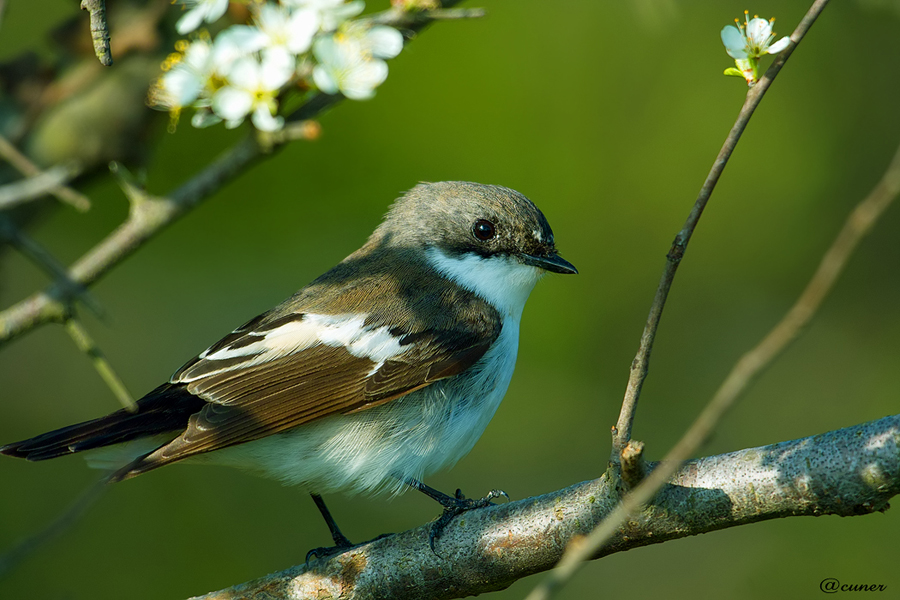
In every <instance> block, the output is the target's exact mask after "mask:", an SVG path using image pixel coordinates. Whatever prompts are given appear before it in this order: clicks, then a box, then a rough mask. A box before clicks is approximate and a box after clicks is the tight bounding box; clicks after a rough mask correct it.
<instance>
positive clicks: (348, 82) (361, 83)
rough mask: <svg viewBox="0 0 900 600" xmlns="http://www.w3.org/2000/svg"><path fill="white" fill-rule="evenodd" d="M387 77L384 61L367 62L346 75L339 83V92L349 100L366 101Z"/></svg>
mask: <svg viewBox="0 0 900 600" xmlns="http://www.w3.org/2000/svg"><path fill="white" fill-rule="evenodd" d="M387 76H388V67H387V64H385V62H384V61H382V60H378V59H373V60H367V61H365V62H364V63H361V64H359V65H358V66H356V67H355V68H354V69H353V70H352V71H350V72H349V73H347V74H346V76H345V77H344V78H343V81H341V91H342V92H343V93H344V95H345V96H347V97H348V98H350V99H351V100H368V99H369V98H371V97H372V96H374V95H375V88H377V87H378V86H379V85H381V84H382V83H384V80H385V79H387Z"/></svg>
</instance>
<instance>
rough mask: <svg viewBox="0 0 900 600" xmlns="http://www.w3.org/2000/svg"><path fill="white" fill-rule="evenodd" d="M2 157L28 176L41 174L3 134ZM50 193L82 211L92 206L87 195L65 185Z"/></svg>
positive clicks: (0, 143)
mask: <svg viewBox="0 0 900 600" xmlns="http://www.w3.org/2000/svg"><path fill="white" fill-rule="evenodd" d="M0 157H2V158H3V159H4V160H5V161H6V162H8V163H9V164H10V165H12V166H13V168H14V169H16V170H17V171H18V172H19V173H21V174H22V175H25V176H26V177H36V176H38V175H40V174H41V170H40V169H39V168H38V167H37V165H35V164H34V163H33V162H31V160H29V159H28V157H27V156H25V155H24V154H22V153H21V152H19V149H18V148H16V147H15V146H14V145H13V144H12V143H10V141H9V140H7V139H6V138H5V137H3V136H2V135H0ZM72 168H74V167H72ZM48 193H50V194H51V195H52V196H55V197H56V198H57V199H58V200H60V201H61V202H65V203H66V204H69V205H70V206H72V207H73V208H75V210H78V211H81V212H85V211H86V210H88V209H89V208H90V207H91V201H90V200H88V198H87V196H85V195H84V194H81V193H79V192H76V191H75V190H73V189H72V188H70V187H66V186H64V185H60V186H57V187H55V188H53V189H51V190H48Z"/></svg>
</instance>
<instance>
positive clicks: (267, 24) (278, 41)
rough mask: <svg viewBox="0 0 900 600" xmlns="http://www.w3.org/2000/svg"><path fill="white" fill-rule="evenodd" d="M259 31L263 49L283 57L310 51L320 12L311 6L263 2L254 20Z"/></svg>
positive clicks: (291, 56)
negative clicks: (297, 7)
mask: <svg viewBox="0 0 900 600" xmlns="http://www.w3.org/2000/svg"><path fill="white" fill-rule="evenodd" d="M254 21H255V23H256V27H257V28H258V30H259V32H260V38H261V44H262V47H261V49H262V52H263V53H264V54H281V55H282V57H281V60H286V58H287V57H290V58H291V60H292V61H293V60H294V57H295V56H296V55H299V54H303V53H304V52H306V51H307V50H309V48H310V46H311V45H312V40H313V36H314V35H315V34H316V32H318V30H319V24H320V17H319V14H318V13H317V12H316V11H315V10H312V9H308V8H301V9H293V10H292V9H290V8H286V7H283V6H278V5H275V4H271V3H266V4H264V5H263V7H262V8H261V9H260V11H259V14H258V15H257V16H256V18H255V19H254Z"/></svg>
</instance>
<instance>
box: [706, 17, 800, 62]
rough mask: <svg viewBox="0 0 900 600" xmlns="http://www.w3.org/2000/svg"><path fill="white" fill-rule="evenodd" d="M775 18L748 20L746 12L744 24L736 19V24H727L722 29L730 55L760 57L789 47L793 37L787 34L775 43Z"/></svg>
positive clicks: (737, 57) (726, 49)
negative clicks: (773, 27)
mask: <svg viewBox="0 0 900 600" xmlns="http://www.w3.org/2000/svg"><path fill="white" fill-rule="evenodd" d="M774 22H775V19H772V20H771V21H766V20H765V19H760V18H759V17H753V18H752V19H750V20H748V13H746V12H745V13H744V24H743V25H742V24H741V23H740V21H738V20H737V19H735V23H736V25H726V26H725V27H724V28H723V29H722V34H721V35H722V43H723V44H725V51H726V52H728V56H730V57H731V58H734V59H739V58H759V57H760V56H762V55H763V54H778V53H779V52H781V51H782V50H784V49H785V48H787V47H788V44H790V43H791V39H790V38H789V37H787V36H785V37H783V38H781V39H780V40H778V41H777V42H775V43H772V42H773V40H774V39H775V33H774V32H773V31H772V24H773V23H774Z"/></svg>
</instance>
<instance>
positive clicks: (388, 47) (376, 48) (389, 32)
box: [366, 25, 403, 58]
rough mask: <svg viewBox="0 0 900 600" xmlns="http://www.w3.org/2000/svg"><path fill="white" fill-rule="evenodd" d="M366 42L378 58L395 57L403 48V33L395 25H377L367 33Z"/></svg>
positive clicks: (373, 54)
mask: <svg viewBox="0 0 900 600" xmlns="http://www.w3.org/2000/svg"><path fill="white" fill-rule="evenodd" d="M366 44H367V45H368V47H369V51H370V52H371V53H372V56H374V57H376V58H394V57H395V56H397V55H398V54H400V51H401V50H403V35H402V34H401V33H400V32H399V31H397V30H396V29H394V28H393V27H387V26H384V25H376V26H375V27H372V28H371V29H370V30H369V31H368V32H367V33H366Z"/></svg>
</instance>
